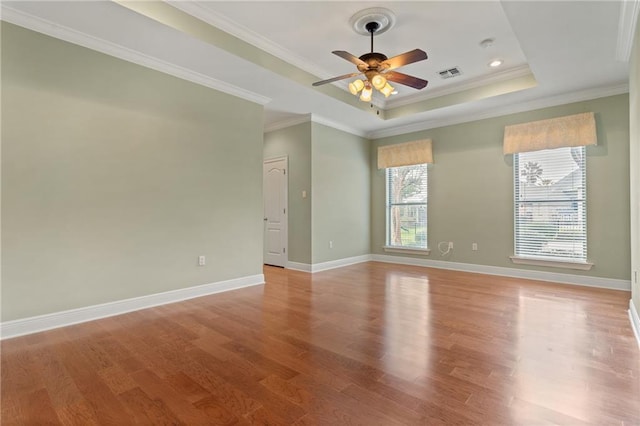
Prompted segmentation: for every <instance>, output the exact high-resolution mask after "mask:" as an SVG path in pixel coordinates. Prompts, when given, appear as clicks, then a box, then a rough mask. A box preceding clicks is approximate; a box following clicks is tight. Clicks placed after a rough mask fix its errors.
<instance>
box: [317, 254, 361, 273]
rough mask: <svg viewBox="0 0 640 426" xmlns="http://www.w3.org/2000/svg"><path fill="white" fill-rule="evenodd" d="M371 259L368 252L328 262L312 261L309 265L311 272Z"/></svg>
mask: <svg viewBox="0 0 640 426" xmlns="http://www.w3.org/2000/svg"><path fill="white" fill-rule="evenodd" d="M370 260H371V255H370V254H364V255H362V256H354V257H345V258H344V259H338V260H331V261H329V262H322V263H314V264H312V265H311V272H321V271H327V270H329V269H335V268H340V267H342V266H349V265H355V264H356V263H362V262H368V261H370Z"/></svg>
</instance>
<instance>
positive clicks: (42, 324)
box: [0, 274, 264, 339]
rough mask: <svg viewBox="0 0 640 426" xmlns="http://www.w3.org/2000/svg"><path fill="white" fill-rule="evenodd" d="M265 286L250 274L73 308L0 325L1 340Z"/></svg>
mask: <svg viewBox="0 0 640 426" xmlns="http://www.w3.org/2000/svg"><path fill="white" fill-rule="evenodd" d="M259 284H264V275H263V274H258V275H251V276H247V277H241V278H235V279H231V280H226V281H219V282H216V283H210V284H203V285H198V286H194V287H188V288H181V289H178V290H171V291H167V292H163V293H156V294H150V295H147V296H141V297H134V298H132V299H125V300H118V301H115V302H109V303H103V304H100V305H93V306H87V307H84V308H78V309H71V310H68V311H62V312H54V313H51V314H46V315H39V316H36V317H30V318H24V319H19V320H14V321H5V322H3V323H0V339H9V338H11V337H17V336H23V335H25V334H32V333H37V332H39V331H45V330H51V329H53V328H58V327H65V326H68V325H73V324H78V323H82V322H87V321H93V320H97V319H100V318H106V317H111V316H114V315H120V314H124V313H127V312H132V311H137V310H140V309H146V308H151V307H154V306H159V305H166V304H168V303H174V302H180V301H182V300H187V299H193V298H196V297H201V296H206V295H209V294H214V293H220V292H223V291H229V290H235V289H239V288H243V287H250V286H254V285H259Z"/></svg>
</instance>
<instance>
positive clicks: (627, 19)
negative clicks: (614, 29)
mask: <svg viewBox="0 0 640 426" xmlns="http://www.w3.org/2000/svg"><path fill="white" fill-rule="evenodd" d="M620 3H621V4H620V20H619V21H618V42H617V45H616V60H618V61H620V62H629V59H630V58H631V48H632V47H633V36H634V35H635V31H636V24H637V22H638V13H640V0H626V1H622V2H620Z"/></svg>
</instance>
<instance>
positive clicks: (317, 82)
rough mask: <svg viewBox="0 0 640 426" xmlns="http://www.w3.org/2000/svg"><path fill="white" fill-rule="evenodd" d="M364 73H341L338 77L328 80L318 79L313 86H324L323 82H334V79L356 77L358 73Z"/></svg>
mask: <svg viewBox="0 0 640 426" xmlns="http://www.w3.org/2000/svg"><path fill="white" fill-rule="evenodd" d="M360 74H362V73H361V72H352V73H351V74H345V75H340V76H338V77H333V78H330V79H328V80H322V81H316V82H315V83H313V84H312V86H322V85H323V84H327V83H333V82H334V81H338V80H344V79H345V78H349V77H355V76H356V75H360Z"/></svg>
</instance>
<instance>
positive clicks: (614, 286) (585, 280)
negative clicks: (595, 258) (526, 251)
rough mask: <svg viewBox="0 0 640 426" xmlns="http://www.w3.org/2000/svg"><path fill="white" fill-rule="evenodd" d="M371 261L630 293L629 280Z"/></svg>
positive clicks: (385, 258) (381, 257) (394, 259)
mask: <svg viewBox="0 0 640 426" xmlns="http://www.w3.org/2000/svg"><path fill="white" fill-rule="evenodd" d="M371 260H374V261H376V262H386V263H398V264H402V265H415V266H425V267H428V268H438V269H450V270H454V271H464V272H475V273H478V274H488V275H499V276H504V277H514V278H523V279H531V280H539V281H550V282H554V283H562V284H573V285H582V286H587V287H600V288H608V289H611V290H624V291H631V280H619V279H614V278H601V277H591V276H586V275H573V274H559V273H556V272H546V271H531V270H527V269H516V268H504V267H500V266H487V265H474V264H471V263H458V262H445V261H442V260H431V259H417V258H413V257H402V256H389V255H385V254H374V255H372V256H371Z"/></svg>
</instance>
